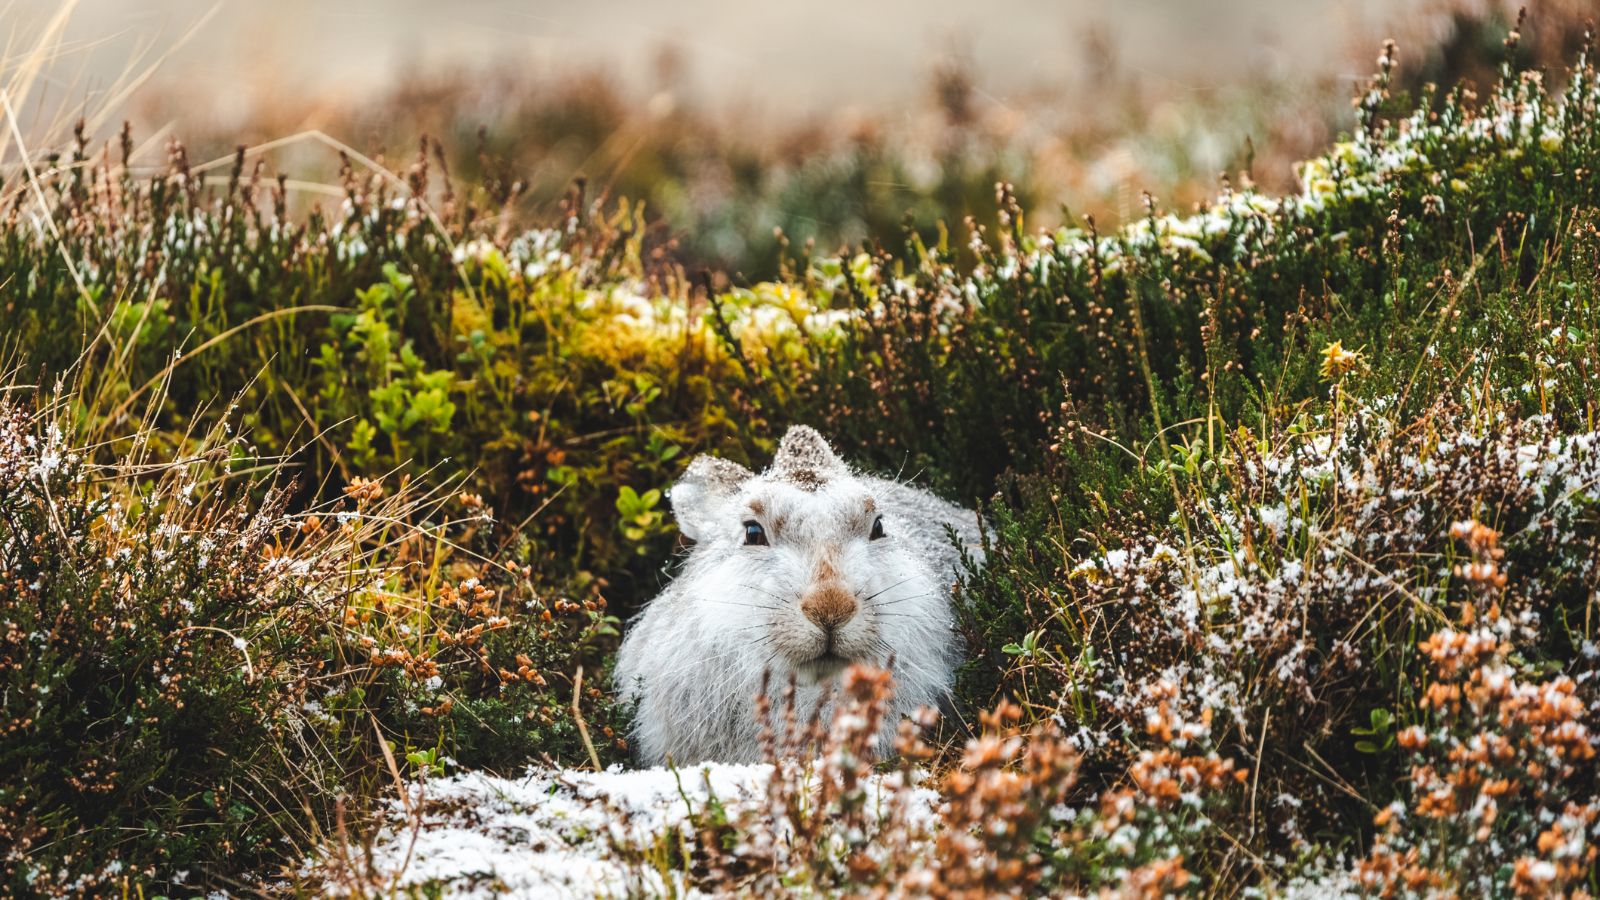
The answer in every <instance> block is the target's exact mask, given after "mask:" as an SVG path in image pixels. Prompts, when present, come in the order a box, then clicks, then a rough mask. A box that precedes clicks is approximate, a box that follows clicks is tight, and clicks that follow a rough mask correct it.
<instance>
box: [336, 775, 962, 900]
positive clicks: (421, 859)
mask: <svg viewBox="0 0 1600 900" xmlns="http://www.w3.org/2000/svg"><path fill="white" fill-rule="evenodd" d="M771 772H772V767H771V766H769V765H726V764H706V765H702V766H698V767H694V768H687V769H679V770H671V769H665V768H655V769H641V770H635V771H622V770H621V769H620V768H619V767H612V769H610V770H608V771H605V772H598V773H596V772H579V771H573V770H554V769H549V768H546V767H534V768H532V769H530V770H529V771H528V773H527V774H526V775H525V776H524V777H522V778H501V777H497V776H493V775H488V774H484V773H481V772H466V773H462V774H458V775H454V776H451V777H449V778H437V779H432V780H428V781H426V782H416V783H414V784H413V786H412V793H411V796H410V797H409V798H408V802H407V803H401V802H399V801H394V802H392V803H391V805H390V809H389V813H388V822H387V824H386V825H385V826H384V828H383V829H382V831H381V832H380V834H379V835H378V837H377V840H376V842H375V845H374V847H373V849H372V857H371V860H372V862H371V872H370V873H369V879H368V881H369V886H372V887H381V888H382V889H383V891H384V892H386V893H390V894H394V893H404V892H405V891H406V890H407V889H412V888H418V889H420V888H442V889H443V891H444V895H445V896H449V897H469V898H470V897H526V898H534V897H538V898H547V897H596V896H602V897H603V896H637V895H640V894H644V895H650V896H661V895H675V896H696V895H697V892H695V891H694V890H692V889H691V888H689V887H688V886H687V885H686V884H684V883H683V882H682V881H681V880H680V878H679V877H678V875H677V873H673V874H672V876H670V877H671V878H672V883H671V884H668V883H667V882H666V881H665V880H664V879H663V876H662V874H661V873H660V872H658V871H656V870H655V869H654V868H653V867H651V866H649V865H648V864H644V863H641V862H639V861H637V859H635V860H629V859H626V858H623V857H624V855H625V854H624V853H623V852H619V848H646V849H648V848H650V847H652V846H654V845H655V844H656V842H657V840H658V838H659V837H660V836H661V835H663V834H664V833H668V832H669V831H670V830H671V829H674V828H677V827H680V826H684V825H685V824H686V823H687V822H688V821H689V818H690V810H691V807H692V809H693V810H694V812H695V813H699V812H701V811H702V810H703V809H705V807H706V804H707V802H708V800H710V799H711V798H712V797H715V799H716V801H717V802H719V803H721V804H722V805H723V806H724V807H725V808H727V809H728V810H729V812H730V815H731V814H732V813H733V811H734V810H736V809H739V808H748V807H752V806H760V805H762V804H765V803H766V802H767V780H768V778H769V777H770V776H771ZM915 793H916V795H917V798H918V800H919V801H920V802H921V803H922V804H924V806H925V809H926V810H927V814H928V815H930V816H931V814H932V808H933V805H934V804H935V803H936V802H937V795H935V794H934V793H933V792H932V791H928V790H924V789H918V790H917V791H916V792H915ZM408 807H409V808H410V811H408ZM349 855H350V856H351V857H353V858H354V860H355V861H357V864H358V866H359V867H365V865H366V864H365V862H364V861H363V860H362V851H361V850H360V849H352V850H351V851H349ZM336 867H337V864H336V863H334V864H330V862H329V861H328V860H322V861H320V862H319V863H317V864H314V865H313V866H312V871H310V872H308V873H307V874H308V875H310V876H311V877H313V878H316V877H328V873H331V872H332V871H333V870H334V869H335V868H336ZM338 880H339V879H337V878H335V877H330V881H333V882H337V881H338ZM329 887H330V889H336V888H337V884H330V885H329Z"/></svg>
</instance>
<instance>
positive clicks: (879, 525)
mask: <svg viewBox="0 0 1600 900" xmlns="http://www.w3.org/2000/svg"><path fill="white" fill-rule="evenodd" d="M883 536H884V534H883V516H879V517H877V518H876V519H873V520H872V534H871V536H870V539H871V540H874V541H875V540H877V539H879V538H881V537H883Z"/></svg>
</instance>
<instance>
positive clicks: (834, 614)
mask: <svg viewBox="0 0 1600 900" xmlns="http://www.w3.org/2000/svg"><path fill="white" fill-rule="evenodd" d="M800 611H801V612H803V613H805V616H806V618H808V619H810V620H811V621H813V622H815V623H816V624H817V626H818V627H819V628H822V629H824V630H827V629H833V628H838V627H839V626H840V625H843V624H844V623H846V622H848V621H850V619H851V618H852V617H853V616H855V614H856V595H855V594H852V593H850V592H849V591H848V590H845V587H844V585H842V584H839V583H837V582H832V583H828V584H820V585H817V586H815V587H813V588H812V589H811V590H810V591H809V592H808V593H807V594H806V596H805V598H804V599H803V600H801V601H800Z"/></svg>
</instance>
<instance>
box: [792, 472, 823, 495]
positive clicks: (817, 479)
mask: <svg viewBox="0 0 1600 900" xmlns="http://www.w3.org/2000/svg"><path fill="white" fill-rule="evenodd" d="M784 479H785V480H786V481H788V482H790V483H791V484H793V485H794V486H795V487H797V488H799V489H800V490H802V491H805V492H806V493H808V494H813V493H816V491H817V489H818V488H820V487H822V486H823V485H824V484H827V483H828V479H826V478H824V477H822V474H821V473H820V472H818V471H817V470H816V469H792V470H790V471H789V472H788V473H786V474H785V475H784Z"/></svg>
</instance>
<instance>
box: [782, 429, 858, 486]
mask: <svg viewBox="0 0 1600 900" xmlns="http://www.w3.org/2000/svg"><path fill="white" fill-rule="evenodd" d="M772 468H773V470H774V471H776V472H778V473H780V474H782V475H783V476H785V477H787V478H789V479H791V480H794V481H798V482H800V483H801V484H802V485H805V484H812V485H816V484H820V483H822V482H824V481H827V480H828V477H829V476H831V475H839V474H844V473H847V472H848V471H849V469H848V467H847V466H845V464H844V461H843V460H841V459H839V457H838V456H837V455H835V454H834V452H833V448H832V447H830V446H828V439H827V438H825V437H823V436H822V435H821V434H820V433H818V432H817V430H816V429H815V428H811V427H809V426H806V425H796V426H794V427H793V428H790V429H789V430H788V431H786V432H784V435H783V440H781V441H779V442H778V452H777V454H776V455H774V456H773V457H772Z"/></svg>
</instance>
